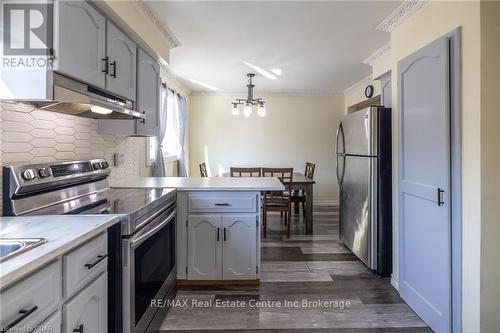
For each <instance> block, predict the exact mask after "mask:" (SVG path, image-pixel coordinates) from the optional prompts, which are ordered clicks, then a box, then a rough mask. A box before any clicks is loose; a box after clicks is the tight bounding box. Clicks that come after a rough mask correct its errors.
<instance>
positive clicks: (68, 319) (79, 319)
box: [63, 273, 108, 333]
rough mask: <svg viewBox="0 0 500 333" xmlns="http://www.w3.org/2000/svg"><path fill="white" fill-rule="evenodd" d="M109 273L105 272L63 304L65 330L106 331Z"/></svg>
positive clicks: (103, 332) (85, 332) (93, 332)
mask: <svg viewBox="0 0 500 333" xmlns="http://www.w3.org/2000/svg"><path fill="white" fill-rule="evenodd" d="M107 281H108V274H107V273H104V274H102V275H101V276H99V277H98V278H97V279H96V280H95V281H94V282H92V283H91V284H90V285H88V286H87V287H85V288H84V289H83V290H81V291H80V292H79V293H78V294H77V295H76V296H75V297H73V298H72V299H71V300H69V301H68V302H67V303H66V304H64V306H63V317H64V323H63V327H64V329H63V331H64V332H79V333H87V332H92V333H106V331H107V326H108V321H107V317H108V302H107V298H108V287H107V284H108V282H107Z"/></svg>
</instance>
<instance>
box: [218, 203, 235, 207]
mask: <svg viewBox="0 0 500 333" xmlns="http://www.w3.org/2000/svg"><path fill="white" fill-rule="evenodd" d="M214 206H217V207H220V206H222V207H230V206H231V204H230V203H227V202H224V203H215V204H214Z"/></svg>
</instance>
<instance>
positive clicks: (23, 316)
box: [0, 305, 38, 333]
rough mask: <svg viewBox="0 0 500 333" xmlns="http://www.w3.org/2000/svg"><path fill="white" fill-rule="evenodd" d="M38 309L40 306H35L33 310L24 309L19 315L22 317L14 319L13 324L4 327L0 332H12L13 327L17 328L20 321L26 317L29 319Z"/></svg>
mask: <svg viewBox="0 0 500 333" xmlns="http://www.w3.org/2000/svg"><path fill="white" fill-rule="evenodd" d="M37 309H38V306H36V305H35V306H34V307H32V308H31V309H29V310H24V309H21V310H19V314H20V316H19V317H17V318H16V319H14V320H13V321H12V322H11V323H9V324H7V325H5V326H3V327H2V330H1V331H0V332H2V333H4V332H7V331H8V330H10V329H11V328H12V327H14V326H16V325H17V324H18V323H19V322H20V321H22V320H24V319H25V318H26V317H28V316H29V315H30V314H32V313H33V312H35V311H36V310H37Z"/></svg>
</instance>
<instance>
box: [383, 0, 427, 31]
mask: <svg viewBox="0 0 500 333" xmlns="http://www.w3.org/2000/svg"><path fill="white" fill-rule="evenodd" d="M426 2H427V0H405V1H404V2H403V3H402V4H401V5H400V6H399V7H398V8H397V9H396V10H395V11H394V12H392V14H391V15H389V16H388V17H387V18H386V19H385V20H383V21H382V23H380V24H379V25H378V27H377V28H376V30H380V31H385V32H391V31H392V30H394V29H395V28H396V27H397V26H398V25H400V24H401V23H403V22H404V21H405V20H406V19H408V18H409V17H410V16H412V15H413V14H415V12H416V11H417V10H419V9H420V8H422V6H423V5H424V4H425V3H426Z"/></svg>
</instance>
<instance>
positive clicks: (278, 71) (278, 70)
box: [271, 68, 283, 76]
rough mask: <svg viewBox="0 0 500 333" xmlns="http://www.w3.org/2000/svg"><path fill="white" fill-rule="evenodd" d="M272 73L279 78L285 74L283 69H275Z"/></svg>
mask: <svg viewBox="0 0 500 333" xmlns="http://www.w3.org/2000/svg"><path fill="white" fill-rule="evenodd" d="M271 72H273V73H274V74H276V75H278V76H281V74H282V73H283V72H282V71H281V68H273V69H271Z"/></svg>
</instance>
